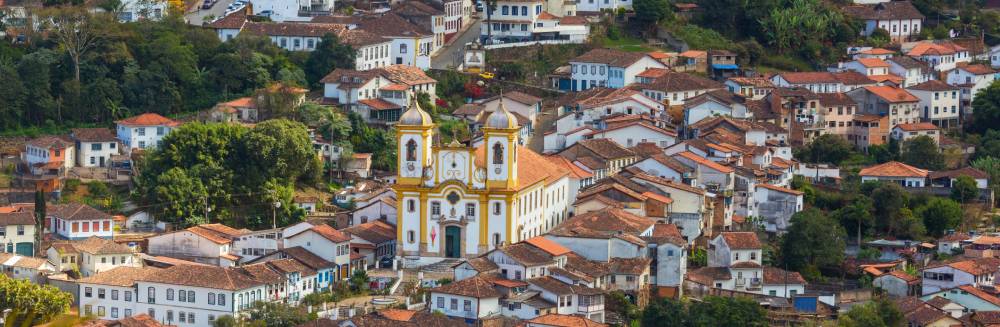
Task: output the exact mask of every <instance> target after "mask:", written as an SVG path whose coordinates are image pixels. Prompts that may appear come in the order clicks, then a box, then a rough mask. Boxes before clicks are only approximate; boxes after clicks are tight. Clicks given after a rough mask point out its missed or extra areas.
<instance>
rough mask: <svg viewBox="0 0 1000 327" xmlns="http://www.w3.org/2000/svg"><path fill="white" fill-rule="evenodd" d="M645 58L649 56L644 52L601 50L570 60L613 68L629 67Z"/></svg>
mask: <svg viewBox="0 0 1000 327" xmlns="http://www.w3.org/2000/svg"><path fill="white" fill-rule="evenodd" d="M645 56H647V54H645V53H642V52H625V51H621V50H613V49H603V48H599V49H593V50H590V51H587V53H584V54H582V55H580V56H577V57H576V58H573V59H570V60H569V61H570V62H587V63H599V64H606V65H608V66H612V67H628V66H631V65H632V64H634V63H635V62H637V61H639V60H640V59H642V57H645Z"/></svg>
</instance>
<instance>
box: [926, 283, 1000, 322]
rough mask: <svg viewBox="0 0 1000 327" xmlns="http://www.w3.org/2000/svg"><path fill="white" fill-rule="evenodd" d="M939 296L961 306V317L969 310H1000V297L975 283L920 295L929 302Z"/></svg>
mask: <svg viewBox="0 0 1000 327" xmlns="http://www.w3.org/2000/svg"><path fill="white" fill-rule="evenodd" d="M937 298H943V299H947V300H948V301H949V302H951V303H954V304H958V305H959V306H961V308H962V309H963V310H962V311H961V312H958V314H959V315H960V316H959V317H961V315H964V314H965V313H967V312H989V311H1000V298H997V297H996V296H995V295H992V294H990V293H987V292H986V291H983V290H981V289H979V288H976V286H974V285H962V286H958V287H955V288H948V289H942V290H940V291H937V292H932V293H925V294H924V295H923V296H921V297H920V299H921V300H923V301H927V302H930V301H932V300H934V299H937ZM956 318H957V317H956Z"/></svg>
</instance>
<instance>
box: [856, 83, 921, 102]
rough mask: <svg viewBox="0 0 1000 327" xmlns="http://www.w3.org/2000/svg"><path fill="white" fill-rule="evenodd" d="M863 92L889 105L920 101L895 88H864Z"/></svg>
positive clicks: (908, 93)
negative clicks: (869, 93)
mask: <svg viewBox="0 0 1000 327" xmlns="http://www.w3.org/2000/svg"><path fill="white" fill-rule="evenodd" d="M865 90H867V91H868V92H871V93H872V94H874V95H875V96H878V97H879V98H882V100H885V101H887V102H890V103H901V102H919V101H920V98H917V97H916V96H914V95H913V94H910V92H906V90H904V89H901V88H898V87H895V86H865Z"/></svg>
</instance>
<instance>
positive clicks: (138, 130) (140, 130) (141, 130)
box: [135, 127, 146, 136]
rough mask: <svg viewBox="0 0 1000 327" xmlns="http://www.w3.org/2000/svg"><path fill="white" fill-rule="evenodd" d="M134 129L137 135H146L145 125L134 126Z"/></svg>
mask: <svg viewBox="0 0 1000 327" xmlns="http://www.w3.org/2000/svg"><path fill="white" fill-rule="evenodd" d="M135 131H136V133H138V134H139V136H146V128H145V127H139V128H136V129H135Z"/></svg>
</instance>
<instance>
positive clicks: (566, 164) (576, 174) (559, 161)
mask: <svg viewBox="0 0 1000 327" xmlns="http://www.w3.org/2000/svg"><path fill="white" fill-rule="evenodd" d="M545 158H546V159H549V161H551V162H552V163H554V164H556V165H558V166H560V167H561V168H562V169H565V170H566V171H568V172H570V175H572V176H573V178H576V179H584V178H588V177H592V176H594V173H591V172H588V171H586V170H584V169H583V168H580V166H577V165H576V164H573V163H572V162H570V161H569V160H567V159H566V158H563V157H560V156H557V155H551V156H545Z"/></svg>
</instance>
